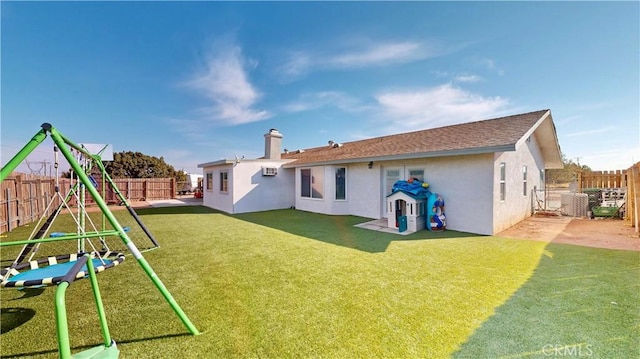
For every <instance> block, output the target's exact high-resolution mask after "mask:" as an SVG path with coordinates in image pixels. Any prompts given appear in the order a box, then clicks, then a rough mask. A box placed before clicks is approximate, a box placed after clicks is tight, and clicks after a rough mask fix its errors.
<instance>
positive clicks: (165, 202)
mask: <svg viewBox="0 0 640 359" xmlns="http://www.w3.org/2000/svg"><path fill="white" fill-rule="evenodd" d="M147 203H148V204H149V205H150V206H151V207H174V206H201V205H202V198H193V197H182V198H174V199H161V200H154V201H147Z"/></svg>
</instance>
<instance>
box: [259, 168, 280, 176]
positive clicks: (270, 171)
mask: <svg viewBox="0 0 640 359" xmlns="http://www.w3.org/2000/svg"><path fill="white" fill-rule="evenodd" d="M277 174H278V168H277V167H262V175H263V176H275V175H277Z"/></svg>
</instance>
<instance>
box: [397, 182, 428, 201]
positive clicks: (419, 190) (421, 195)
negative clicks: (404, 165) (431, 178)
mask: <svg viewBox="0 0 640 359" xmlns="http://www.w3.org/2000/svg"><path fill="white" fill-rule="evenodd" d="M424 183H425V182H422V181H420V180H417V179H413V180H411V181H404V180H403V181H397V182H396V183H394V184H393V187H392V188H391V194H389V195H387V197H389V196H393V195H394V194H396V193H397V192H402V193H404V194H406V195H407V196H409V197H411V198H413V199H426V198H427V197H429V196H430V195H431V192H430V191H429V190H428V189H427V188H428V186H429V185H428V184H426V185H423V184H424Z"/></svg>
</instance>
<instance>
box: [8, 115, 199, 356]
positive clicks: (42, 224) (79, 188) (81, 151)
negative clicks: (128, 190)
mask: <svg viewBox="0 0 640 359" xmlns="http://www.w3.org/2000/svg"><path fill="white" fill-rule="evenodd" d="M48 136H50V137H51V139H52V140H53V142H54V143H55V147H54V151H55V168H56V170H57V167H58V151H60V152H61V153H62V155H63V156H64V158H65V159H66V160H67V162H68V163H69V164H70V165H71V169H72V171H71V172H72V174H73V175H75V176H77V180H76V183H75V184H74V185H73V186H72V187H71V188H70V189H69V191H68V193H67V194H66V195H65V196H63V195H62V194H61V193H60V192H59V186H58V185H57V183H56V195H55V196H54V197H53V198H52V200H51V201H50V202H49V206H52V205H53V203H54V200H57V201H58V202H59V205H58V207H57V208H56V209H55V210H54V211H53V212H52V213H51V214H50V215H49V216H48V217H47V218H46V219H45V218H44V216H45V215H43V217H42V218H41V219H40V221H39V222H38V224H37V225H36V226H35V228H34V231H33V232H32V233H31V235H30V236H29V238H28V239H26V240H18V241H6V242H0V248H2V247H9V246H22V249H21V250H20V251H19V254H18V255H17V257H16V259H15V260H14V261H13V262H12V263H11V265H10V266H9V267H6V268H4V269H2V271H1V272H0V275H1V282H0V286H2V287H5V288H34V287H42V286H57V289H56V293H55V317H56V331H57V339H58V352H59V356H60V358H63V359H67V358H118V356H119V350H118V348H117V346H116V342H115V341H114V340H113V339H112V338H111V335H110V333H109V328H108V326H107V320H106V315H105V310H104V306H103V303H102V299H101V295H100V289H99V287H98V280H97V273H99V272H102V271H104V270H106V269H110V268H114V267H116V266H117V265H118V264H120V263H121V262H122V261H124V259H125V255H124V254H123V253H122V252H120V251H115V250H111V249H110V247H109V245H108V243H107V240H106V239H107V238H109V237H118V238H119V239H120V241H118V242H121V244H124V246H125V248H126V250H127V251H128V252H129V253H130V254H131V255H132V256H133V258H135V259H136V261H137V262H138V264H139V265H140V266H141V267H142V269H143V271H144V272H145V273H146V274H147V276H148V277H149V279H150V280H151V281H152V282H153V284H154V285H155V286H156V288H157V289H158V290H159V291H160V293H161V294H162V296H163V297H164V299H165V300H166V301H167V302H168V304H169V305H170V306H171V308H172V309H173V311H174V313H175V314H176V315H177V316H178V318H179V319H180V320H181V321H182V323H183V325H184V326H185V327H186V329H187V330H188V331H189V333H190V334H192V335H198V334H200V332H199V331H198V329H197V328H196V327H195V326H194V325H193V323H191V321H190V320H189V318H188V317H187V315H186V314H185V313H184V311H183V310H182V308H180V306H179V305H178V303H177V302H176V301H175V299H174V298H173V296H172V295H171V293H170V292H169V290H168V289H167V288H166V287H165V285H164V284H163V283H162V281H161V280H160V278H159V277H158V276H157V275H156V273H155V272H154V270H153V268H152V267H151V265H150V264H149V263H148V262H147V261H146V259H145V258H144V257H143V255H142V252H141V251H140V250H139V249H138V247H137V246H136V244H135V243H134V242H133V241H132V240H131V238H130V237H129V235H128V234H127V232H128V231H129V227H123V226H122V225H121V224H120V222H119V221H118V219H117V218H116V217H115V216H114V214H113V213H112V212H111V210H110V209H109V208H108V206H107V204H106V202H105V201H104V199H103V196H101V195H100V193H99V192H98V189H97V187H98V185H97V182H96V180H95V179H94V178H93V177H92V176H91V175H90V172H91V170H92V168H93V166H94V165H95V166H97V167H98V169H99V170H100V173H101V174H102V182H103V186H102V188H103V190H104V188H105V183H108V184H109V185H110V186H111V189H112V190H113V191H114V192H115V193H116V195H117V196H118V197H119V198H120V200H121V202H122V203H124V204H125V206H126V207H127V210H128V211H129V213H130V214H131V216H132V217H133V218H134V219H135V221H136V222H137V224H138V225H139V227H140V228H141V229H142V230H143V232H144V233H145V234H146V236H147V237H148V238H149V240H150V243H151V247H152V248H155V247H158V243H157V241H156V240H155V238H154V237H153V235H152V234H151V232H150V231H149V230H148V228H147V227H146V226H145V225H144V224H143V223H142V221H141V220H140V218H139V217H138V216H137V214H136V212H135V210H134V209H133V208H131V207H130V206H129V204H128V202H127V201H126V199H125V198H124V197H123V196H122V194H121V193H120V191H119V190H118V189H117V187H116V186H115V184H114V183H113V181H112V180H111V178H110V177H109V175H108V174H107V173H106V170H105V168H104V165H103V164H102V160H101V158H100V154H92V153H90V152H89V151H88V150H87V149H86V148H84V147H83V146H80V145H78V144H75V143H74V142H72V141H70V140H69V139H67V138H66V137H65V136H63V135H62V134H61V133H60V132H59V131H58V130H57V129H56V128H54V127H53V126H52V125H51V124H49V123H44V124H42V126H41V130H40V131H38V133H36V135H35V136H33V138H32V139H31V140H30V141H29V142H28V143H27V144H26V145H25V146H24V147H23V148H22V149H21V150H20V151H19V152H18V153H17V154H16V155H15V156H14V157H13V158H12V159H11V160H9V162H7V164H6V165H5V166H3V167H2V170H1V171H0V182H1V181H4V180H5V178H7V177H8V176H9V175H10V174H11V172H13V170H15V168H16V167H17V166H18V165H20V164H21V163H22V162H23V161H24V160H26V158H27V156H28V155H29V154H30V153H31V152H32V151H33V150H34V149H36V148H37V147H38V146H39V145H40V144H41V143H42V142H43V141H44V140H45V139H46V138H47V137H48ZM74 153H75V154H76V155H77V157H76V156H74ZM81 163H82V164H81ZM57 178H58V176H56V180H57ZM85 192H88V193H89V195H90V196H91V197H92V198H93V200H94V201H95V203H96V204H97V206H98V207H99V209H100V211H101V213H102V222H103V223H102V225H101V226H99V225H97V224H96V223H95V221H93V220H91V218H90V217H89V216H87V215H86V209H85V207H84V204H85ZM72 198H74V199H75V200H76V202H77V204H78V206H77V215H73V211H72V209H71V208H70V206H69V202H70V200H71V199H72ZM47 209H49V208H47ZM63 209H66V210H67V211H68V212H69V213H70V214H71V218H72V219H73V221H74V223H75V227H76V233H66V232H52V231H50V230H51V228H52V223H53V222H54V221H55V220H56V218H57V217H58V215H59V214H60V213H61V211H62V210H63ZM47 212H48V211H45V212H44V213H47ZM105 222H108V223H109V224H110V227H111V228H107V226H106V223H105ZM87 227H89V230H87ZM36 229H37V231H36ZM94 239H97V241H95V242H96V243H94V241H92V240H94ZM62 242H75V243H77V246H76V247H75V249H74V251H73V252H72V253H64V254H59V255H52V256H48V257H46V258H40V259H38V258H37V257H36V255H37V254H38V250H39V248H40V245H41V244H52V243H62ZM81 278H89V279H90V282H91V288H92V292H93V297H94V300H95V304H96V311H97V314H98V319H99V322H100V328H101V331H102V337H103V344H102V345H99V346H97V347H94V348H91V349H88V350H85V351H82V352H80V353H76V354H74V355H72V354H71V347H70V339H69V329H68V323H67V314H66V306H65V292H66V290H67V288H68V287H69V286H70V285H71V284H72V283H73V281H74V280H76V279H81Z"/></svg>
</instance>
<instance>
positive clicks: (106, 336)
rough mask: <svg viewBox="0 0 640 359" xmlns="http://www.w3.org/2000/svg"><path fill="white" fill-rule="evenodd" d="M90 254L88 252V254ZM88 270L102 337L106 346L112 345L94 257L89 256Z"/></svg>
mask: <svg viewBox="0 0 640 359" xmlns="http://www.w3.org/2000/svg"><path fill="white" fill-rule="evenodd" d="M86 255H88V254H86ZM87 270H88V271H89V279H91V289H93V299H95V301H96V309H97V311H98V318H99V319H100V328H101V329H102V338H103V339H104V346H105V347H108V346H111V344H112V342H111V334H109V327H108V326H107V315H106V314H105V312H104V305H103V304H102V297H101V296H100V288H99V287H98V278H97V277H96V273H95V272H94V266H93V259H92V258H91V256H89V260H88V261H87Z"/></svg>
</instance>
